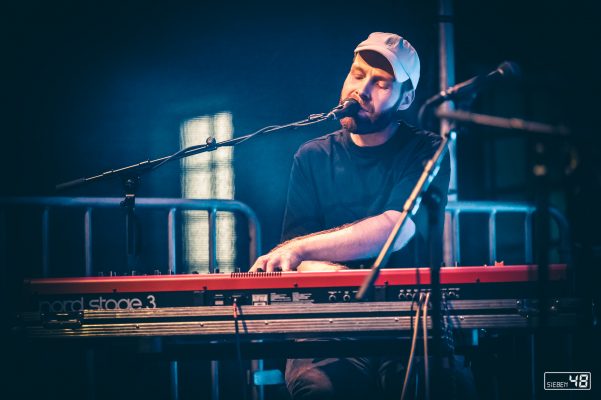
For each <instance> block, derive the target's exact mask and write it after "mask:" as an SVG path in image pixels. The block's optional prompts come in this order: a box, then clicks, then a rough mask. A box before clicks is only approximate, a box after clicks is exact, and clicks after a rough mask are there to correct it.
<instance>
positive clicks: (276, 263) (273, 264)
mask: <svg viewBox="0 0 601 400" xmlns="http://www.w3.org/2000/svg"><path fill="white" fill-rule="evenodd" d="M280 264H281V263H280V257H271V258H270V260H269V261H268V262H267V264H266V265H265V267H266V268H265V272H272V271H277V270H279V269H280V267H281V265H280Z"/></svg>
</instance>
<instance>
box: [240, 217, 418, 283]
mask: <svg viewBox="0 0 601 400" xmlns="http://www.w3.org/2000/svg"><path fill="white" fill-rule="evenodd" d="M400 215H401V213H400V212H399V211H394V210H388V211H386V212H384V213H382V214H379V215H376V216H374V217H370V218H366V219H363V220H361V221H359V222H356V223H354V224H351V225H347V226H344V227H341V228H340V229H335V230H329V231H325V232H318V233H316V234H313V235H308V236H303V237H300V238H297V239H293V240H290V241H289V242H286V243H284V244H282V245H280V246H278V247H276V248H275V249H273V250H272V251H271V252H269V253H268V254H265V255H263V256H261V257H259V258H258V259H257V261H256V262H255V263H254V265H253V266H252V268H251V269H250V271H257V269H259V268H261V269H262V270H263V271H266V272H269V271H273V270H274V269H276V268H280V269H281V270H282V271H290V270H296V268H297V267H298V266H299V264H300V263H301V262H303V261H305V260H318V261H349V260H357V259H362V258H370V257H375V256H377V255H378V253H379V251H380V249H381V248H382V246H383V245H384V243H385V242H386V239H387V238H388V235H390V232H391V231H392V228H393V227H394V225H395V223H396V222H397V221H398V219H399V217H400ZM414 233H415V224H414V223H413V221H412V220H411V219H410V218H408V219H407V221H406V222H405V225H404V226H403V229H402V231H401V234H400V235H399V237H398V238H397V240H396V242H395V243H394V246H393V247H394V251H397V250H399V249H401V248H402V247H403V246H404V245H405V244H407V242H408V241H409V240H410V239H411V237H413V234H414Z"/></svg>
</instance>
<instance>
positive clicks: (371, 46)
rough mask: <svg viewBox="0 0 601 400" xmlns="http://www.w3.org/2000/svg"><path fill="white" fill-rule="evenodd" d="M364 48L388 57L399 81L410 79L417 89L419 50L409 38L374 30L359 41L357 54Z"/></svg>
mask: <svg viewBox="0 0 601 400" xmlns="http://www.w3.org/2000/svg"><path fill="white" fill-rule="evenodd" d="M364 50H372V51H375V52H377V53H379V54H381V55H383V56H384V57H386V59H387V60H388V62H390V65H391V66H392V70H393V71H394V77H395V79H396V80H397V82H405V81H406V80H407V79H409V80H411V84H412V85H413V89H417V83H418V82H419V57H418V55H417V51H415V49H414V48H413V46H411V43H409V42H408V41H407V40H405V39H403V38H402V37H401V36H399V35H396V34H394V33H384V32H374V33H372V34H370V35H369V37H368V38H367V39H365V40H364V41H363V42H361V43H359V45H358V46H357V48H356V49H355V54H356V53H358V52H360V51H364Z"/></svg>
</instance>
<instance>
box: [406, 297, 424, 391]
mask: <svg viewBox="0 0 601 400" xmlns="http://www.w3.org/2000/svg"><path fill="white" fill-rule="evenodd" d="M423 295H424V294H423V293H421V292H420V293H419V300H418V303H417V311H416V313H415V323H413V321H412V323H411V328H412V329H413V337H412V338H411V351H410V352H409V359H408V360H407V367H406V370H405V380H404V382H403V391H402V392H401V400H403V399H404V398H405V393H406V392H407V384H408V383H409V376H410V375H411V370H412V367H413V358H414V356H415V343H416V342H417V333H418V331H419V314H420V311H422V301H423ZM414 299H415V298H414ZM413 304H414V302H413V301H412V302H411V309H413ZM416 386H417V385H416Z"/></svg>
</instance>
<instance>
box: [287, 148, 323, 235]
mask: <svg viewBox="0 0 601 400" xmlns="http://www.w3.org/2000/svg"><path fill="white" fill-rule="evenodd" d="M305 156H306V154H305ZM320 209H321V207H320V205H319V199H318V196H317V192H316V188H315V180H314V179H313V176H312V172H311V169H310V168H309V166H308V165H307V162H306V160H305V157H303V155H302V153H301V152H300V151H299V152H297V153H296V154H295V156H294V160H293V162H292V170H291V171H290V180H289V183H288V196H287V199H286V209H285V212H284V221H283V226H282V241H286V240H290V239H292V238H295V237H297V236H302V235H307V234H310V233H314V232H317V231H320V230H322V229H323V227H322V225H323V217H322V215H321V211H320Z"/></svg>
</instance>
